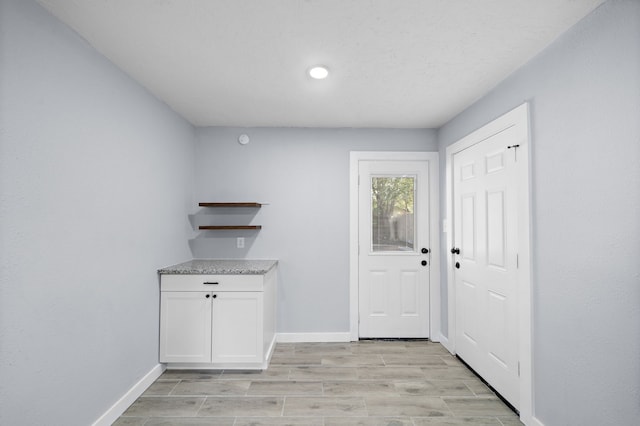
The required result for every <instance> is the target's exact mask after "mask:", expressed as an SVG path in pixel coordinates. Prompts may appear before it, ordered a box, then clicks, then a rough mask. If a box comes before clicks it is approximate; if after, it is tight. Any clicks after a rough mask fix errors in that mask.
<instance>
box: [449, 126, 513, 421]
mask: <svg viewBox="0 0 640 426" xmlns="http://www.w3.org/2000/svg"><path fill="white" fill-rule="evenodd" d="M515 131H516V130H515V128H514V127H512V128H509V129H506V130H504V131H502V132H500V133H498V134H496V135H493V136H491V137H489V138H488V139H486V140H484V141H482V142H480V143H477V144H475V145H473V146H471V147H469V148H466V149H464V150H463V151H460V152H458V153H456V154H455V155H454V157H453V210H454V211H453V217H454V227H453V241H454V245H455V247H453V248H452V249H451V250H452V253H453V257H452V262H453V263H454V269H453V272H454V277H455V278H454V279H455V286H456V289H455V299H456V300H455V303H456V307H455V312H456V318H455V321H456V342H455V345H456V352H457V354H458V356H460V357H461V358H462V359H463V360H464V361H465V362H466V363H468V364H469V365H470V366H471V367H472V368H473V369H474V370H476V371H477V372H478V373H479V374H480V375H481V376H482V377H483V378H484V379H485V380H487V382H488V383H489V384H490V385H491V386H493V387H494V388H495V389H496V390H497V391H498V392H499V393H500V394H501V395H502V396H503V397H504V398H506V399H507V400H508V401H509V402H510V403H511V404H512V405H513V406H514V407H516V408H518V406H519V400H520V397H519V377H518V374H519V372H518V344H519V337H518V293H517V288H518V286H517V283H518V272H517V268H518V252H517V247H518V215H517V212H518V204H517V203H518V198H517V197H518V179H517V175H516V173H517V170H516V160H517V155H518V151H517V148H516V147H511V148H509V147H510V146H512V145H514V140H516V141H517V139H516V134H515V133H514V132H515Z"/></svg>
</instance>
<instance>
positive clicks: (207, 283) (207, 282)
mask: <svg viewBox="0 0 640 426" xmlns="http://www.w3.org/2000/svg"><path fill="white" fill-rule="evenodd" d="M202 284H206V285H218V284H220V283H219V282H213V281H205V282H203V283H202Z"/></svg>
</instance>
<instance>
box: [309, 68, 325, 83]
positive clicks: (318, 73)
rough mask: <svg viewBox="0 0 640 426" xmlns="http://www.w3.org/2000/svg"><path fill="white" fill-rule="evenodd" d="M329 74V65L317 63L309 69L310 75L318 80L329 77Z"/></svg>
mask: <svg viewBox="0 0 640 426" xmlns="http://www.w3.org/2000/svg"><path fill="white" fill-rule="evenodd" d="M328 75H329V70H328V69H327V67H324V66H322V65H317V66H315V67H313V68H311V69H310V70H309V76H310V77H311V78H315V79H316V80H322V79H324V78H327V76H328Z"/></svg>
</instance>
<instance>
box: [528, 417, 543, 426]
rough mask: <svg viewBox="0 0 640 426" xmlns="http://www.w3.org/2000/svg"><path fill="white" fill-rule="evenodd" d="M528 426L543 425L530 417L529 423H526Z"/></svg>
mask: <svg viewBox="0 0 640 426" xmlns="http://www.w3.org/2000/svg"><path fill="white" fill-rule="evenodd" d="M527 425H528V426H544V423H542V422H541V421H540V420H538V418H537V417H535V416H533V417H531V421H530V422H529V423H527Z"/></svg>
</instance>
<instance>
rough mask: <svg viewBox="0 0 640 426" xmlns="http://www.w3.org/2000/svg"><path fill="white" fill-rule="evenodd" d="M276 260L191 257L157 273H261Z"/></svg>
mask: <svg viewBox="0 0 640 426" xmlns="http://www.w3.org/2000/svg"><path fill="white" fill-rule="evenodd" d="M277 263H278V261H277V260H251V259H193V260H190V261H188V262H183V263H178V264H177V265H172V266H167V267H165V268H162V269H158V273H159V274H174V275H176V274H196V275H206V274H212V275H262V274H266V273H267V272H269V270H270V269H271V268H273V267H274V266H276V265H277Z"/></svg>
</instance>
